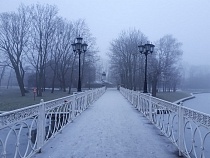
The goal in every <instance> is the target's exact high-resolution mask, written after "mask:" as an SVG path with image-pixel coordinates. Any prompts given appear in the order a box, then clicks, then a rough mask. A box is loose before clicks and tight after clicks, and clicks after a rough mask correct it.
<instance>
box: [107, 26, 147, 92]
mask: <svg viewBox="0 0 210 158" xmlns="http://www.w3.org/2000/svg"><path fill="white" fill-rule="evenodd" d="M145 41H146V37H145V36H144V35H143V33H141V32H140V31H139V30H136V29H133V30H129V31H127V32H126V31H123V32H122V33H121V34H120V36H119V38H117V39H115V40H114V41H112V42H111V48H110V51H111V53H110V54H109V56H110V58H111V65H112V71H113V73H114V74H115V75H117V76H118V77H117V78H118V79H120V80H121V84H123V86H125V87H126V88H129V89H134V90H136V87H137V85H141V84H140V82H141V81H140V80H139V79H140V78H141V77H140V76H141V75H142V74H141V73H142V63H143V56H141V55H140V54H139V52H138V44H140V43H141V42H145ZM138 75H140V76H138ZM118 82H120V81H118Z"/></svg>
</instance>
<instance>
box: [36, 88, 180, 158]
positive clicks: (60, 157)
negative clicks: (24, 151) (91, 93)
mask: <svg viewBox="0 0 210 158" xmlns="http://www.w3.org/2000/svg"><path fill="white" fill-rule="evenodd" d="M84 157H85V158H104V157H110V158H137V157H141V158H169V157H170V158H175V157H178V156H177V150H176V148H175V147H174V146H173V145H172V144H171V143H170V142H169V141H168V139H167V138H165V137H164V136H161V134H160V132H159V131H158V130H157V129H156V127H155V126H154V125H152V124H150V123H149V121H148V120H147V119H146V118H145V117H143V115H142V114H141V113H139V112H138V111H137V110H135V109H134V108H133V106H131V105H130V104H129V102H128V101H127V100H126V99H125V98H123V96H122V95H121V94H120V93H119V92H118V91H117V90H113V89H108V90H107V92H106V93H105V94H104V95H103V96H102V97H101V98H99V100H98V101H96V102H95V103H94V104H93V105H91V106H90V107H89V108H88V109H87V110H86V111H85V112H83V113H82V115H81V116H79V117H78V118H76V119H75V120H74V122H73V123H71V124H69V125H68V126H67V127H66V128H65V129H64V130H63V132H62V133H61V134H58V135H57V136H56V137H55V138H53V139H52V140H51V141H50V142H49V143H48V144H46V145H45V146H44V147H43V148H42V153H38V154H36V155H34V158H84Z"/></svg>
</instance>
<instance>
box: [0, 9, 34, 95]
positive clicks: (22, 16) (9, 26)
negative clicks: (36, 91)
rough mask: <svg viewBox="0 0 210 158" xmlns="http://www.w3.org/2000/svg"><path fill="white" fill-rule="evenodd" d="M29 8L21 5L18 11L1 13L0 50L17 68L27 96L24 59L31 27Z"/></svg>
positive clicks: (22, 88) (22, 90) (10, 63)
mask: <svg viewBox="0 0 210 158" xmlns="http://www.w3.org/2000/svg"><path fill="white" fill-rule="evenodd" d="M27 10H28V8H27V7H24V6H20V8H19V9H18V12H17V13H2V14H0V50H1V51H2V52H3V53H4V55H5V57H6V58H8V59H9V60H8V61H9V63H8V65H9V66H10V67H11V68H13V69H14V70H15V74H16V78H17V81H18V85H19V87H20V91H21V95H22V96H25V88H24V75H25V71H24V60H23V59H24V52H25V50H26V47H27V43H28V30H29V28H30V20H29V17H30V16H29V14H28V11H27Z"/></svg>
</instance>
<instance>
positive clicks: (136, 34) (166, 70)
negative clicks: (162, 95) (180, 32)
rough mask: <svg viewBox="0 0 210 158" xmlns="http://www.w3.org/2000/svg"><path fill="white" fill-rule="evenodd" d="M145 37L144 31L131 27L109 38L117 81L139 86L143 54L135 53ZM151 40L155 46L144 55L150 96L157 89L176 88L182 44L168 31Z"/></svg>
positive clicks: (178, 81)
mask: <svg viewBox="0 0 210 158" xmlns="http://www.w3.org/2000/svg"><path fill="white" fill-rule="evenodd" d="M147 41H148V38H147V37H146V35H144V34H143V33H142V32H141V31H139V30H136V29H133V30H128V31H122V32H121V34H120V35H119V37H118V38H116V39H115V40H113V41H112V42H111V46H110V54H109V56H110V58H111V65H112V66H111V71H112V76H113V78H115V81H116V82H117V83H120V84H121V85H122V86H124V87H126V88H129V89H133V90H142V89H143V84H144V70H145V55H142V54H140V53H139V50H138V45H140V44H141V43H143V44H145V43H147ZM153 44H154V45H155V50H154V52H153V53H152V54H150V55H148V88H149V89H148V90H149V91H150V92H152V95H153V96H156V92H157V91H158V90H161V91H176V89H177V86H178V85H179V83H180V80H181V71H180V69H181V66H180V61H181V56H182V49H181V46H182V44H181V43H180V42H178V41H177V39H175V38H174V37H173V36H172V35H165V36H164V37H162V38H160V39H159V40H157V41H156V42H155V43H153Z"/></svg>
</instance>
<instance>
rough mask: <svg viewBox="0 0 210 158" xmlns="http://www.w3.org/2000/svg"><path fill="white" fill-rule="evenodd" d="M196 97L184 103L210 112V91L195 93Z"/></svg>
mask: <svg viewBox="0 0 210 158" xmlns="http://www.w3.org/2000/svg"><path fill="white" fill-rule="evenodd" d="M194 96H195V98H193V99H190V100H187V101H184V103H183V105H184V106H186V107H189V108H192V109H195V110H198V111H201V112H204V113H207V114H210V93H200V94H194Z"/></svg>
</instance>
